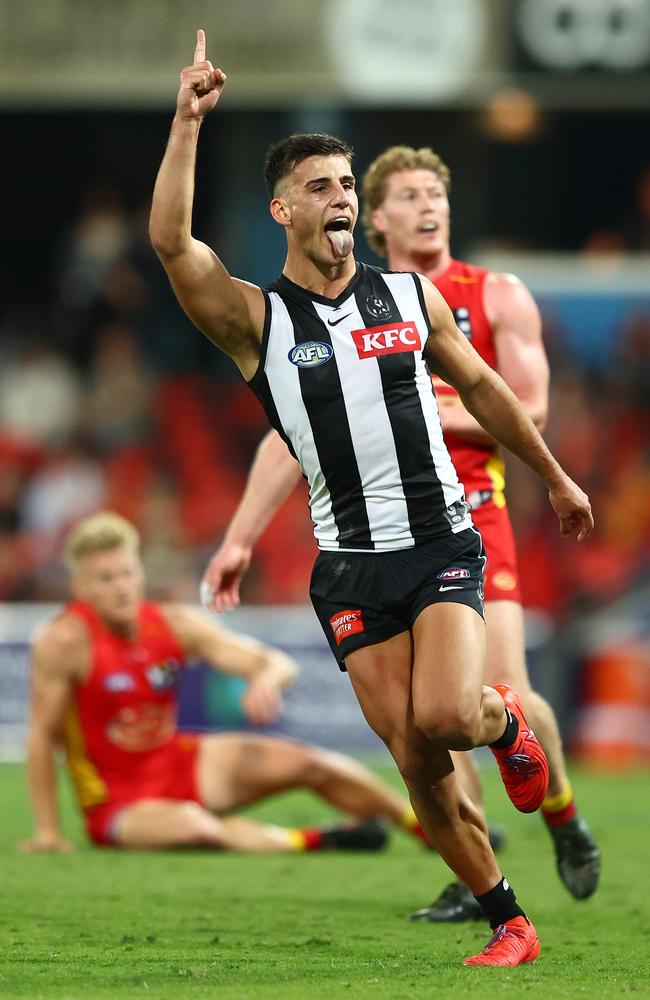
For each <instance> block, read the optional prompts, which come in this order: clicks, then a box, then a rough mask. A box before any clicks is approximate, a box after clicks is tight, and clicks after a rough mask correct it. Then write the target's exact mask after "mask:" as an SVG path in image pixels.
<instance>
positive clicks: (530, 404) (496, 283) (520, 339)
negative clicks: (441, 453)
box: [438, 273, 549, 444]
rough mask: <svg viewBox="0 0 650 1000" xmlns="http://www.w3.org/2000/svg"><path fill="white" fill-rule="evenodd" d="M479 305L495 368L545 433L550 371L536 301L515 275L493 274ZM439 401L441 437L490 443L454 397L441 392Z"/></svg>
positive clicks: (484, 433) (478, 425) (488, 279)
mask: <svg viewBox="0 0 650 1000" xmlns="http://www.w3.org/2000/svg"><path fill="white" fill-rule="evenodd" d="M483 304H484V306H485V312H486V314H487V317H488V319H489V321H490V325H491V327H492V331H493V334H494V344H495V348H496V364H495V368H496V370H497V371H498V373H499V375H500V376H501V378H502V379H503V381H504V382H505V383H506V385H508V386H509V387H510V388H511V389H512V391H513V392H514V394H515V396H516V397H517V399H518V400H519V402H520V403H521V405H522V406H523V408H524V410H525V411H526V413H527V414H528V416H529V417H530V418H531V420H532V421H533V423H534V424H535V426H536V427H537V428H538V430H543V429H544V427H545V425H546V415H547V410H548V381H549V373H548V362H547V360H546V352H545V351H544V344H543V341H542V320H541V317H540V314H539V309H538V308H537V305H536V303H535V300H534V299H533V297H532V295H531V294H530V292H529V291H528V289H527V288H526V286H525V285H524V284H523V283H522V282H521V281H519V279H518V278H516V277H515V276H514V275H513V274H496V273H492V274H489V275H488V276H487V278H486V280H485V286H484V292H483ZM438 403H439V405H440V421H441V423H442V429H443V430H444V431H445V433H451V434H455V435H457V436H458V437H461V438H464V439H465V440H466V441H470V442H476V443H479V444H483V443H484V442H486V441H492V440H493V439H492V438H491V437H490V435H489V434H488V433H487V431H486V430H485V429H484V428H483V427H481V425H480V424H479V422H478V421H477V420H476V418H475V417H473V416H472V414H471V413H468V411H467V410H466V409H465V407H464V406H462V404H461V402H460V400H459V399H458V397H457V396H456V395H455V394H454V395H444V394H441V395H440V396H439V398H438Z"/></svg>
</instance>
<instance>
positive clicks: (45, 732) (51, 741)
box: [20, 617, 87, 851]
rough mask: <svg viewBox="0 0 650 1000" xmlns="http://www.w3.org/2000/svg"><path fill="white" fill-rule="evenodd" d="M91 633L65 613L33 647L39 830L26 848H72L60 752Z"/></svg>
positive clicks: (31, 780) (31, 742) (31, 774)
mask: <svg viewBox="0 0 650 1000" xmlns="http://www.w3.org/2000/svg"><path fill="white" fill-rule="evenodd" d="M85 655H87V639H86V635H85V630H84V627H83V624H82V623H81V622H79V623H77V622H76V621H74V620H71V619H70V618H65V617H64V618H61V619H58V620H57V621H55V622H52V623H51V624H50V625H48V626H47V627H46V628H45V630H44V631H43V632H42V634H41V636H40V637H39V638H38V639H37V640H36V642H35V643H34V647H33V650H32V678H31V712H30V725H29V736H28V741H27V784H28V787H29V793H30V797H31V801H32V808H33V812H34V821H35V833H34V836H33V838H32V839H31V840H29V841H25V842H24V843H23V844H21V845H20V847H21V850H23V851H48V850H52V851H67V850H70V849H71V847H72V845H71V844H69V843H68V842H67V841H65V840H64V839H63V836H62V832H61V822H60V818H59V809H58V801H57V776H56V764H55V752H56V749H57V746H58V744H59V743H60V741H61V733H62V729H63V721H64V718H65V713H66V710H67V708H68V705H69V704H70V700H71V698H72V693H73V689H74V685H75V683H76V680H77V678H78V677H79V676H81V673H82V671H83V658H84V656H85Z"/></svg>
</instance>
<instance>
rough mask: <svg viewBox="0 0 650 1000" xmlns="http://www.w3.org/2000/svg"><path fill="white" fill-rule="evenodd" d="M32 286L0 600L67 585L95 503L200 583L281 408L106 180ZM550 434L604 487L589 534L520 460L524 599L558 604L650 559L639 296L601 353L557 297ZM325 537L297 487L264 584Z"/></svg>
mask: <svg viewBox="0 0 650 1000" xmlns="http://www.w3.org/2000/svg"><path fill="white" fill-rule="evenodd" d="M44 267H45V279H42V278H41V280H40V281H39V287H40V288H41V291H40V293H39V294H38V295H37V296H35V299H36V301H33V300H30V299H28V298H27V297H26V296H25V295H18V296H17V297H15V298H14V300H13V302H12V304H11V307H10V309H9V310H8V312H7V314H6V315H5V317H4V319H3V321H2V327H1V329H0V600H5V601H7V600H44V601H49V600H59V599H62V598H63V597H64V596H65V594H66V581H65V573H64V570H63V567H62V565H61V562H60V552H61V542H62V539H63V537H64V535H65V533H66V531H67V529H68V528H69V526H70V525H71V524H72V523H73V522H75V521H76V520H77V519H79V518H80V517H82V516H84V515H86V514H89V513H91V512H93V511H95V510H97V509H98V508H111V509H113V510H116V511H118V512H120V513H122V514H124V515H125V516H127V517H129V518H130V519H132V520H133V521H134V522H135V523H136V524H137V526H138V528H139V529H140V531H141V534H142V540H143V554H144V561H145V566H146V569H147V572H148V577H149V585H150V592H151V593H152V594H153V595H154V596H156V597H158V598H165V597H167V598H179V599H189V600H195V599H196V596H197V583H198V580H199V578H200V575H201V573H202V571H203V568H204V566H205V563H206V561H207V559H208V558H209V556H210V554H211V553H212V551H213V550H214V548H215V547H216V545H217V544H218V543H219V540H220V538H221V536H222V534H223V531H224V528H225V526H226V524H227V523H228V520H229V518H230V517H231V515H232V513H233V511H234V508H235V506H236V504H237V502H238V499H239V497H240V495H241V492H242V489H243V486H244V482H245V478H246V473H247V470H248V467H249V465H250V462H251V460H252V457H253V455H254V452H255V448H256V445H257V443H258V441H259V439H260V438H261V437H262V435H263V434H264V433H265V430H266V428H267V425H266V420H265V417H264V415H263V413H262V411H261V408H260V407H259V405H258V403H257V401H256V399H255V398H254V396H253V395H252V393H250V391H249V390H248V389H247V388H246V386H245V385H244V383H243V382H242V380H241V379H240V378H239V376H238V374H237V372H236V371H235V369H234V367H233V366H231V365H230V364H229V362H228V361H225V360H224V359H223V358H222V356H221V355H220V354H219V352H218V351H217V350H215V349H214V348H212V347H211V346H210V345H209V344H208V343H207V342H206V341H204V340H203V338H201V336H200V334H198V332H197V331H195V330H194V329H193V328H192V327H191V325H190V324H189V322H188V321H187V320H186V319H185V318H184V317H183V316H182V315H181V313H180V310H179V309H178V306H177V305H176V303H175V300H174V299H173V297H172V295H171V292H170V290H169V289H168V287H167V284H166V279H165V277H164V274H163V272H162V269H161V268H160V266H159V265H158V262H157V261H156V260H155V257H154V255H153V253H152V251H151V249H150V247H149V244H148V239H147V235H146V210H145V209H144V208H143V209H142V210H139V211H130V212H127V211H126V210H125V209H124V207H123V205H122V204H121V202H120V199H119V198H118V197H117V196H116V194H115V192H114V191H113V190H111V189H110V188H105V187H99V188H94V189H92V190H91V191H90V192H89V193H88V194H87V196H86V198H85V201H84V203H83V206H82V208H81V209H80V211H79V214H78V217H77V218H76V220H75V221H74V222H73V224H72V225H71V226H70V228H69V230H68V231H67V232H66V233H63V234H61V238H60V239H59V241H58V244H57V246H56V249H55V252H54V254H53V256H52V259H51V261H49V262H45V264H44ZM545 329H546V342H547V347H548V351H549V355H550V360H551V366H552V372H553V388H552V400H551V407H550V421H549V426H548V429H547V439H548V441H549V443H550V444H551V446H552V448H553V449H554V450H555V452H556V454H557V455H558V457H559V459H560V461H561V462H563V464H564V465H565V467H566V468H567V469H568V470H569V471H570V472H571V474H572V475H573V476H575V478H576V479H577V480H578V481H579V482H580V483H581V485H582V486H583V487H584V488H585V489H587V491H588V492H589V493H590V496H591V498H592V502H593V506H594V510H595V515H596V520H597V532H596V534H595V536H594V537H593V540H592V541H590V543H589V544H588V545H581V546H576V545H575V543H574V542H573V541H568V542H567V541H563V540H561V539H560V536H559V531H558V529H557V525H556V523H555V519H554V515H553V514H552V511H551V510H550V508H549V506H548V503H547V499H546V495H545V492H544V490H543V488H542V486H541V484H539V483H538V482H536V480H535V479H534V477H533V476H532V475H530V474H529V473H528V472H527V470H524V469H523V468H522V467H520V466H519V465H518V464H517V463H511V466H510V472H509V499H510V503H511V507H512V511H513V517H514V521H515V526H516V530H517V534H518V538H519V543H520V553H521V570H522V576H523V582H524V591H525V595H526V602H527V603H528V604H529V605H532V606H534V607H538V608H542V609H545V610H547V611H549V612H551V613H552V614H553V615H554V616H555V617H557V618H558V619H562V618H564V617H566V616H567V615H570V614H571V613H572V612H573V611H575V610H577V609H584V608H585V607H594V606H595V607H597V606H599V605H600V604H602V603H605V602H609V601H611V600H612V599H613V598H615V597H616V596H618V595H619V594H622V593H624V592H625V591H626V590H627V589H628V588H629V587H630V585H631V584H632V583H633V582H634V581H635V580H637V579H640V578H641V576H642V574H643V572H644V566H645V567H647V565H648V548H649V544H648V543H649V542H650V506H649V505H648V503H647V497H648V495H649V487H650V455H649V451H648V435H647V428H648V424H649V420H648V417H649V414H648V399H649V393H648V389H649V383H650V316H649V315H648V314H647V312H646V313H645V314H643V313H641V312H638V313H634V312H633V311H631V312H630V313H629V314H628V315H627V316H626V317H625V319H624V321H623V322H622V324H621V326H620V328H619V329H616V330H614V331H612V336H613V338H614V340H615V344H614V347H613V349H612V351H611V352H610V354H609V357H608V362H607V365H606V366H604V367H598V366H596V367H595V368H594V369H592V370H591V371H590V372H589V373H588V374H587V373H585V372H584V371H582V370H580V368H579V366H578V363H577V362H576V360H575V359H574V358H573V357H572V354H571V352H570V350H569V348H568V346H567V343H566V339H565V338H563V331H562V329H561V328H560V327H558V326H556V325H555V324H554V321H553V319H552V318H551V317H548V318H547V322H546V326H545ZM313 556H314V543H313V538H312V532H311V524H310V521H309V517H308V514H307V510H306V491H305V489H304V488H303V487H300V488H299V489H298V490H297V491H296V493H295V495H294V496H293V497H291V499H290V500H289V501H288V503H287V504H286V506H285V507H284V509H283V510H282V511H281V512H280V513H279V514H278V516H277V517H276V518H275V520H274V521H273V523H272V525H271V528H270V529H269V531H268V532H267V534H266V535H265V537H264V538H263V539H262V540H261V542H260V544H259V546H258V549H257V553H256V558H255V562H254V565H253V567H252V570H251V572H250V574H249V577H248V579H247V582H246V585H245V591H244V595H243V596H244V599H245V600H247V601H250V602H264V603H285V602H304V601H305V600H306V599H307V584H308V579H309V572H310V569H311V564H312V561H313Z"/></svg>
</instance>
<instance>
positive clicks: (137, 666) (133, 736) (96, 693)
mask: <svg viewBox="0 0 650 1000" xmlns="http://www.w3.org/2000/svg"><path fill="white" fill-rule="evenodd" d="M67 612H68V613H70V614H74V615H77V616H78V617H80V618H81V619H82V620H83V621H84V623H85V625H86V626H87V628H88V631H89V633H90V656H91V663H90V670H89V673H88V676H87V678H86V679H85V680H84V681H83V682H81V683H80V684H79V685H78V686H77V688H76V689H75V694H74V700H73V702H72V704H71V705H70V707H69V709H68V712H67V716H66V721H65V728H64V743H65V749H66V756H67V763H68V767H69V769H70V773H71V775H72V780H73V782H74V785H75V789H76V792H77V796H78V798H79V802H80V805H81V807H82V808H83V809H90V808H92V807H93V806H96V805H99V804H100V803H103V802H107V801H108V800H118V801H119V800H128V799H130V798H132V797H133V791H134V788H137V792H138V797H141V798H142V797H146V796H147V795H156V794H160V778H161V775H163V774H165V773H167V774H169V773H170V772H171V773H172V774H173V772H174V768H175V767H176V762H177V758H178V746H177V744H178V740H179V738H180V737H179V734H178V732H177V730H176V720H177V694H176V686H177V682H178V678H179V674H180V671H181V670H182V668H183V665H184V654H183V650H182V649H181V646H180V644H179V642H178V640H177V638H176V636H175V635H174V633H173V632H172V630H171V629H170V627H169V625H168V624H167V622H166V621H165V618H164V616H163V614H162V612H161V610H160V608H159V607H158V606H157V605H156V604H153V603H151V602H148V601H144V602H143V603H142V604H141V606H140V610H139V612H138V623H137V634H136V636H135V638H133V639H128V638H124V637H122V636H120V635H116V634H115V633H114V632H112V631H110V629H109V628H108V627H107V626H106V625H105V623H104V622H103V621H102V620H101V619H100V618H99V616H98V615H97V614H96V613H95V611H94V610H93V609H92V607H91V606H90V605H89V604H85V603H82V602H74V603H72V604H69V605H68V607H67Z"/></svg>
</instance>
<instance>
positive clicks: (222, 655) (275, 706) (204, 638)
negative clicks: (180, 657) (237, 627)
mask: <svg viewBox="0 0 650 1000" xmlns="http://www.w3.org/2000/svg"><path fill="white" fill-rule="evenodd" d="M165 615H166V618H167V620H168V621H169V624H170V626H171V628H172V630H173V631H174V633H175V634H176V636H177V637H178V640H179V642H180V643H181V646H182V647H183V650H184V652H185V655H186V656H187V658H188V659H196V660H201V661H202V662H203V663H207V664H209V666H211V667H213V668H214V669H215V670H220V671H222V672H225V673H228V674H234V675H235V676H237V677H243V678H244V679H245V680H246V681H247V682H248V684H247V688H246V692H245V694H244V697H243V699H242V705H243V708H244V711H245V712H246V716H247V717H248V719H249V721H250V722H252V723H253V725H257V726H264V725H268V724H269V723H270V722H273V721H274V720H275V719H276V718H277V716H278V714H279V712H280V710H281V708H282V691H283V690H284V689H285V688H287V687H289V685H290V684H293V682H294V680H295V679H296V676H297V674H298V665H297V663H296V662H295V660H292V659H291V657H289V656H287V655H286V654H285V653H282V652H281V651H280V650H279V649H271V648H270V647H269V646H264V645H262V644H261V643H259V642H256V640H255V639H250V638H249V637H247V636H242V635H235V634H234V633H232V632H227V631H226V630H225V629H224V628H222V627H221V626H220V625H218V624H217V622H215V621H210V620H208V619H207V618H205V617H204V616H203V615H202V614H200V613H199V612H197V611H194V610H192V609H191V608H186V607H180V606H169V607H167V608H166V609H165Z"/></svg>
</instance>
